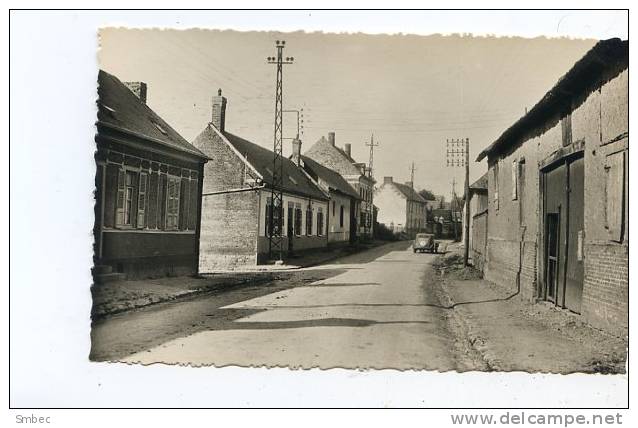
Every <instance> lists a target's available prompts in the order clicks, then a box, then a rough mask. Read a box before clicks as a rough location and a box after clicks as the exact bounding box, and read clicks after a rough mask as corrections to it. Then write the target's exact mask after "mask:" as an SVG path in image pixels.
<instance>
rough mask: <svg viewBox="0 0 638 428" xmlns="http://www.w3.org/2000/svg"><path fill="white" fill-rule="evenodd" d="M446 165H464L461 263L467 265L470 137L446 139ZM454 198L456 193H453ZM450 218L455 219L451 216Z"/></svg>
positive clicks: (468, 251)
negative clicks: (462, 251)
mask: <svg viewBox="0 0 638 428" xmlns="http://www.w3.org/2000/svg"><path fill="white" fill-rule="evenodd" d="M447 166H449V167H452V168H454V167H461V166H464V167H465V198H464V199H465V213H464V215H465V225H464V230H463V241H464V244H465V250H464V254H463V263H464V264H465V266H469V258H470V201H469V199H470V139H469V138H465V139H463V138H461V139H460V140H447ZM453 193H454V192H453ZM454 199H455V200H456V195H454ZM452 220H455V218H454V217H452ZM454 236H456V224H454Z"/></svg>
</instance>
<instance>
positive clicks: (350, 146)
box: [343, 143, 352, 157]
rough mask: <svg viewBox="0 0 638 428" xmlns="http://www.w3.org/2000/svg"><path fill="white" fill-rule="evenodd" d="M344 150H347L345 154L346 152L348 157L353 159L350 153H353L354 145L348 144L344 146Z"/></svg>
mask: <svg viewBox="0 0 638 428" xmlns="http://www.w3.org/2000/svg"><path fill="white" fill-rule="evenodd" d="M343 149H344V150H345V152H346V154H347V155H348V156H350V157H352V156H351V155H350V152H351V151H352V144H350V143H346V144H344V145H343Z"/></svg>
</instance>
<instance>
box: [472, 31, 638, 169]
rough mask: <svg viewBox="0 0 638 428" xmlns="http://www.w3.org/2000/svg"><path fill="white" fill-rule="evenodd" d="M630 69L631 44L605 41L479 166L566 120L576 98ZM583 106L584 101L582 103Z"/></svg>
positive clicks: (491, 147)
mask: <svg viewBox="0 0 638 428" xmlns="http://www.w3.org/2000/svg"><path fill="white" fill-rule="evenodd" d="M628 66H629V41H628V40H624V41H623V40H620V39H618V38H615V39H609V40H601V41H599V42H598V43H597V44H596V45H595V46H594V47H593V48H591V49H590V50H589V51H588V52H587V53H586V54H585V55H584V56H583V57H582V58H581V59H580V60H578V61H577V62H576V63H575V64H574V65H573V67H572V68H571V69H570V70H569V71H568V72H567V73H566V74H565V75H564V76H563V77H562V78H560V79H559V80H558V82H557V83H556V84H555V85H554V87H553V88H552V89H550V90H549V92H547V93H546V94H545V96H544V97H543V98H542V99H541V100H540V101H539V102H538V103H536V105H535V106H534V107H532V109H531V110H529V112H528V113H527V114H525V115H524V116H522V117H521V118H520V119H518V121H516V122H515V123H514V124H513V125H512V126H511V127H509V128H508V129H507V130H506V131H505V132H503V134H501V136H500V137H498V138H497V139H496V140H495V141H494V142H493V143H492V144H490V145H489V146H488V147H487V148H486V149H484V150H483V151H482V152H481V153H480V154H479V155H478V157H477V158H476V162H480V161H482V160H483V159H484V158H485V157H487V156H490V155H492V154H494V153H497V152H501V151H504V150H507V149H508V148H511V147H513V146H518V145H520V144H522V143H523V142H525V141H527V140H529V139H531V138H533V137H535V136H538V135H540V134H542V133H543V132H544V129H541V130H540V132H539V128H543V125H544V124H546V123H547V122H548V121H550V120H552V119H553V118H555V116H556V115H560V116H561V117H563V116H565V114H567V113H568V112H570V111H573V110H574V109H575V108H576V107H577V105H575V102H574V101H576V100H573V99H572V97H574V96H579V95H581V96H582V95H588V94H590V93H591V92H592V91H594V90H596V89H598V88H599V87H600V86H602V85H603V84H604V83H606V82H607V81H609V80H611V79H612V78H614V77H616V76H617V75H618V74H620V73H621V72H622V71H623V70H625V69H626V68H627V67H628ZM578 101H580V102H581V103H582V102H583V101H584V97H583V99H580V100H578Z"/></svg>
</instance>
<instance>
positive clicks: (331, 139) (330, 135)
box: [328, 132, 335, 146]
mask: <svg viewBox="0 0 638 428" xmlns="http://www.w3.org/2000/svg"><path fill="white" fill-rule="evenodd" d="M328 142H329V143H330V145H331V146H334V145H335V133H334V132H328Z"/></svg>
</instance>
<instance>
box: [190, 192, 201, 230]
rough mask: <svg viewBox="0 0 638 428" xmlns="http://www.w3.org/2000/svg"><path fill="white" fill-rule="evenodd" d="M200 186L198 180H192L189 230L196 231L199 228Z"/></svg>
mask: <svg viewBox="0 0 638 428" xmlns="http://www.w3.org/2000/svg"><path fill="white" fill-rule="evenodd" d="M198 186H199V182H198V181H197V180H191V185H190V193H191V195H190V198H189V199H188V201H189V203H190V208H189V210H188V229H190V230H195V229H196V228H197V214H198V213H197V210H198V206H197V202H198V200H199V198H198V197H197V196H198Z"/></svg>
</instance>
